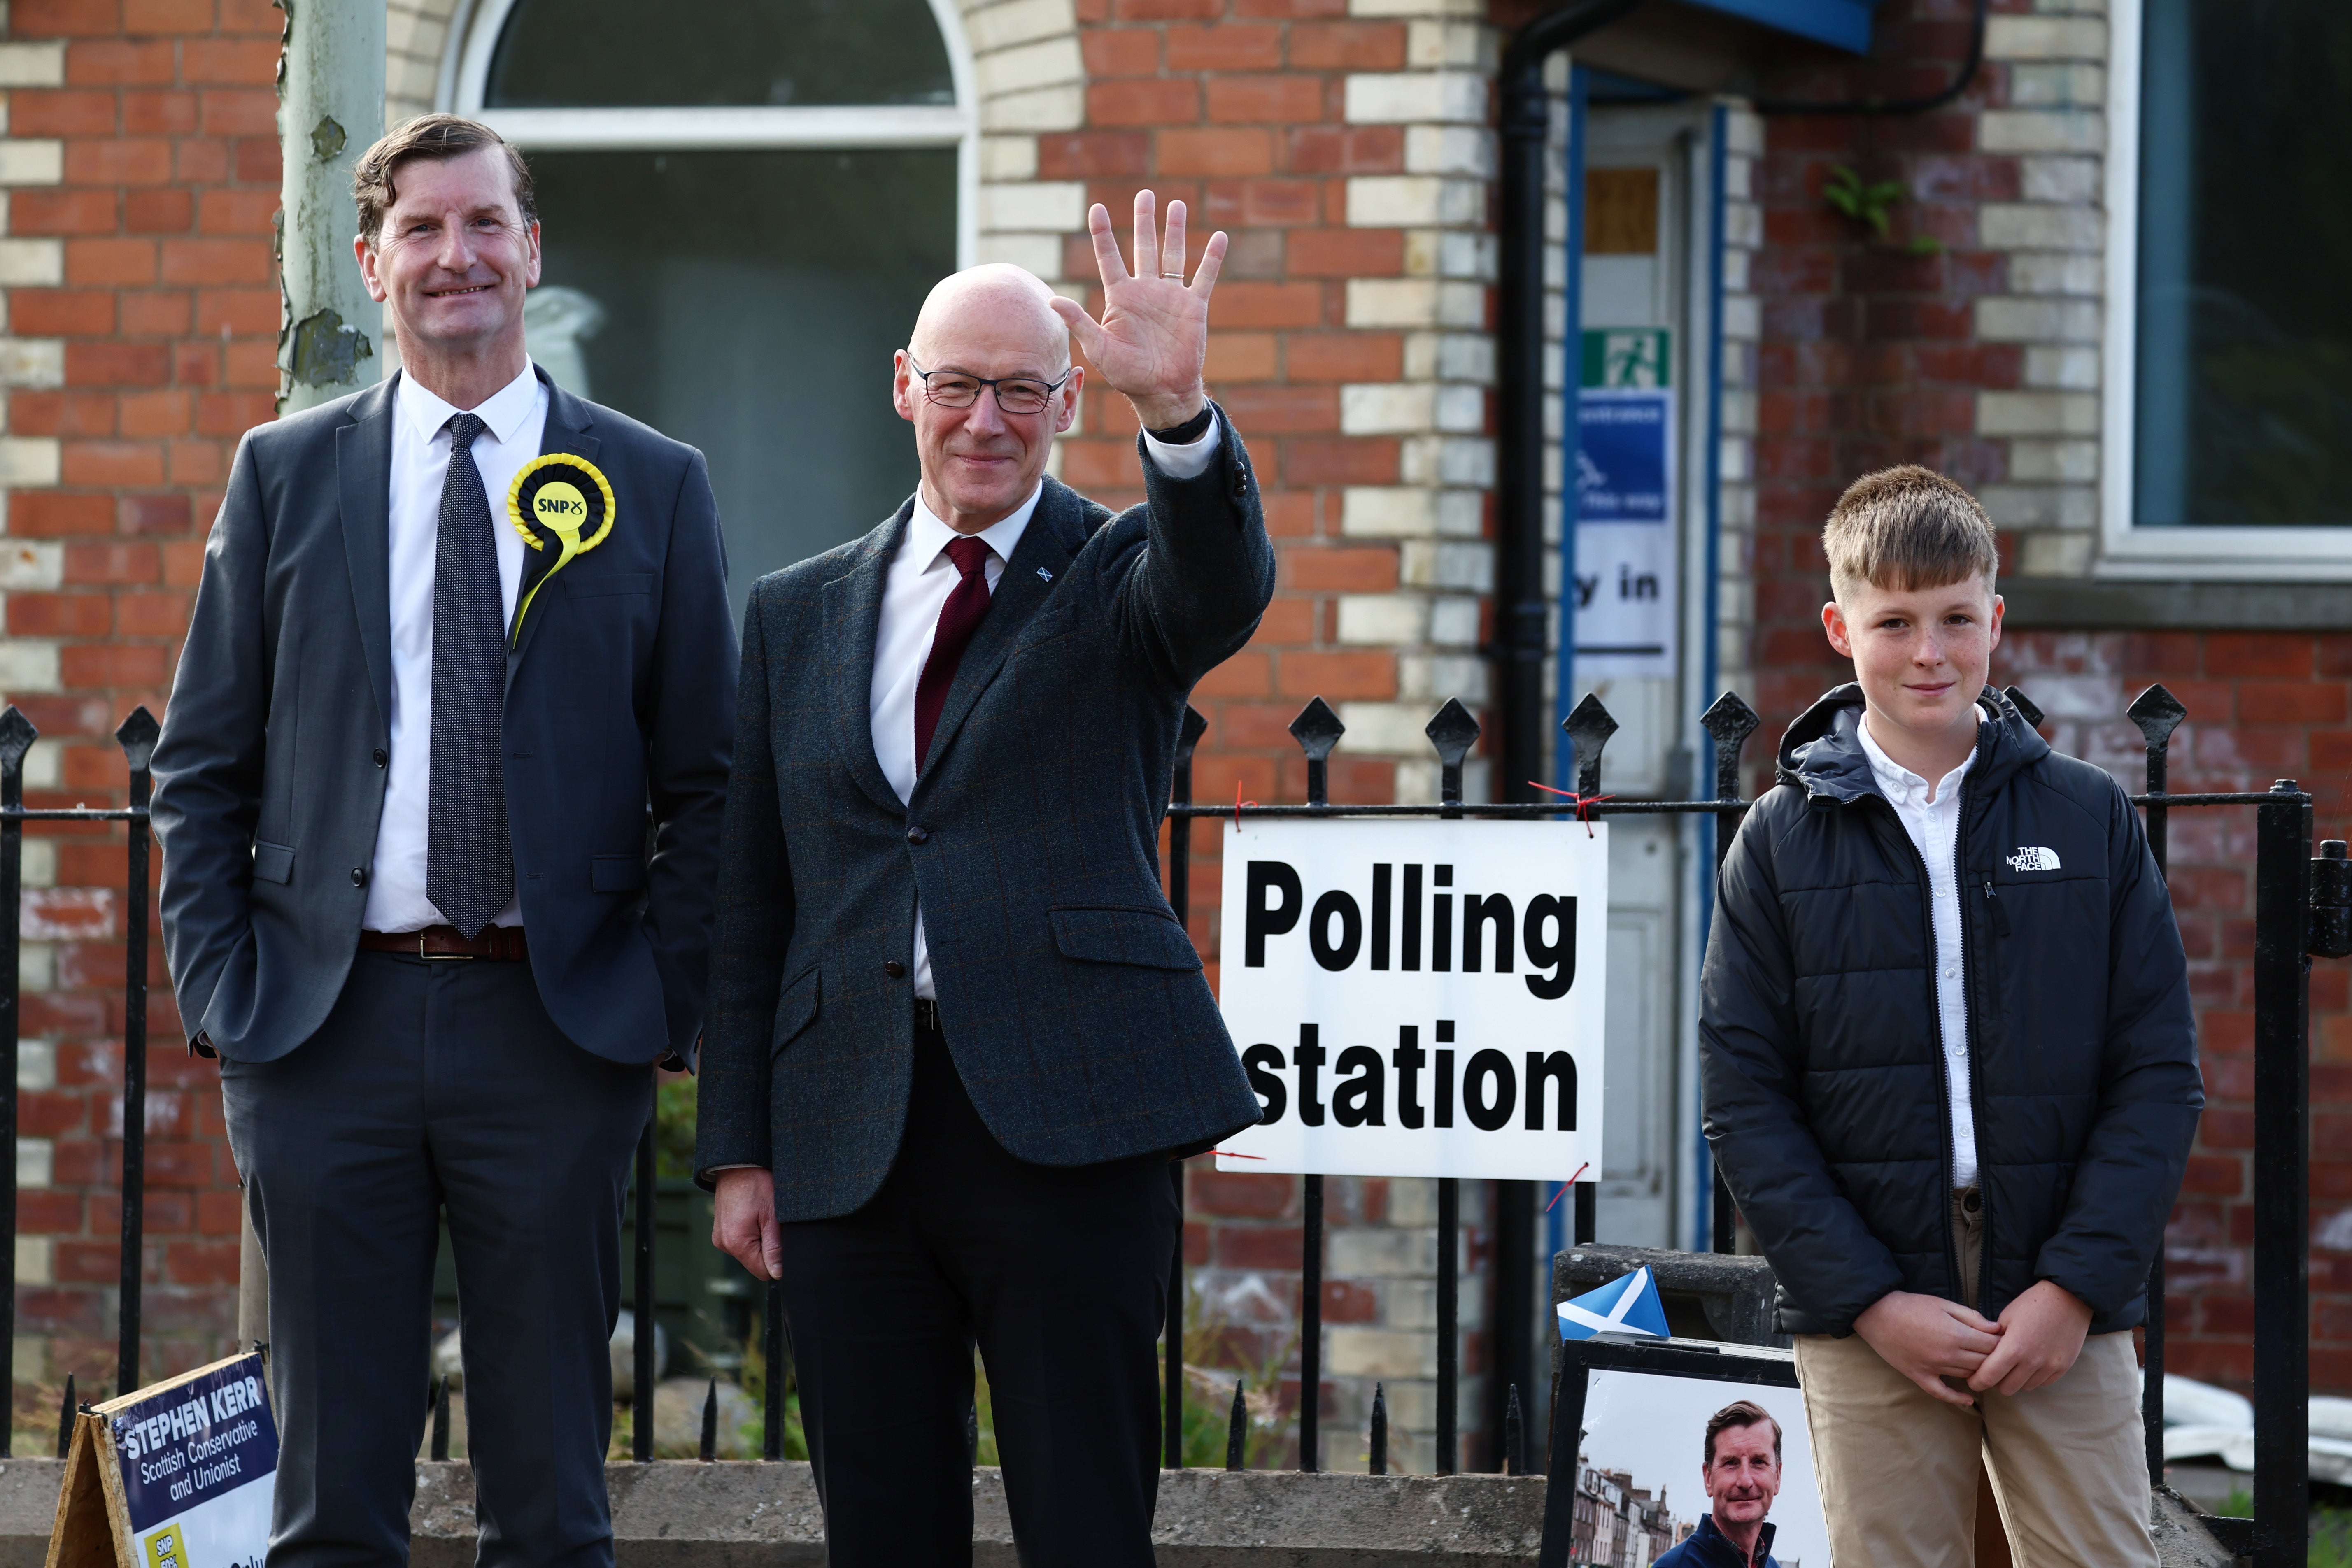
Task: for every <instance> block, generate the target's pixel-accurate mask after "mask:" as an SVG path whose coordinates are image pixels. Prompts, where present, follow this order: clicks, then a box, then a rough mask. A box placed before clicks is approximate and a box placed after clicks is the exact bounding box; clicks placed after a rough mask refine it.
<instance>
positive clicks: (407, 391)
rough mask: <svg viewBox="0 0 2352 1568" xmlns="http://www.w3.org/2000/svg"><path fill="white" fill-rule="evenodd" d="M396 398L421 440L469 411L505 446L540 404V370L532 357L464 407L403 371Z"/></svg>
mask: <svg viewBox="0 0 2352 1568" xmlns="http://www.w3.org/2000/svg"><path fill="white" fill-rule="evenodd" d="M393 401H394V402H396V403H397V404H399V407H400V412H401V414H402V416H403V417H404V418H405V419H406V420H407V421H408V425H409V428H410V429H411V430H412V431H414V432H415V434H416V436H417V438H418V439H419V440H423V441H430V440H432V439H433V438H434V437H435V436H436V435H438V434H441V427H442V426H443V425H445V424H446V423H449V416H450V415H451V414H453V413H472V414H474V415H475V416H476V417H477V418H478V419H480V420H481V422H482V423H484V424H485V425H488V427H489V432H490V434H492V435H493V436H495V437H497V438H498V443H499V445H501V446H503V445H505V444H507V443H508V442H509V441H512V440H513V439H514V438H515V436H516V434H518V433H520V431H521V429H522V426H523V422H524V421H525V420H527V419H529V418H530V412H531V410H532V409H534V408H536V407H537V406H539V372H538V370H537V367H535V366H533V365H532V364H531V362H530V361H529V360H525V361H523V366H522V374H520V375H519V376H517V377H515V379H514V380H512V381H510V382H508V383H507V384H506V385H504V386H502V387H500V388H499V390H498V391H496V392H492V393H491V394H490V395H489V396H488V397H486V398H484V399H483V400H482V401H481V402H480V403H478V404H477V405H476V406H475V407H473V408H471V409H466V410H461V409H459V408H458V407H457V404H455V403H453V402H449V401H448V400H447V399H446V398H443V397H442V396H440V395H439V394H438V393H436V392H432V391H430V390H428V389H427V388H426V387H425V384H424V383H423V382H420V381H418V380H417V379H416V378H415V376H412V375H408V374H406V373H403V374H402V376H401V378H400V385H399V386H398V387H397V388H395V389H394V392H393Z"/></svg>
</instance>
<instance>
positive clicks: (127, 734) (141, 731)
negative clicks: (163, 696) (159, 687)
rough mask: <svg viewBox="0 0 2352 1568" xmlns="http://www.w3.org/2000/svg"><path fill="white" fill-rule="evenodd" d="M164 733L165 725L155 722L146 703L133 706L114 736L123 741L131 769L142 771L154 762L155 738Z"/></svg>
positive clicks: (123, 753)
mask: <svg viewBox="0 0 2352 1568" xmlns="http://www.w3.org/2000/svg"><path fill="white" fill-rule="evenodd" d="M162 734H163V726H162V725H160V724H157V723H156V722H155V716H154V715H153V714H152V713H149V712H148V711H147V706H146V705H145V704H144V703H142V704H141V705H140V706H137V707H135V708H132V709H131V716H130V717H129V718H126V719H124V720H123V721H122V722H121V724H120V725H118V726H117V727H115V731H114V738H115V739H116V740H118V741H120V742H121V745H122V755H123V756H124V758H126V759H128V760H129V762H130V764H131V771H132V772H133V773H137V772H140V771H141V770H142V769H144V768H147V767H148V766H149V765H150V764H151V763H152V762H153V760H154V758H155V739H156V737H158V736H160V735H162Z"/></svg>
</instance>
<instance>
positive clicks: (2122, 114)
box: [2097, 0, 2352, 582]
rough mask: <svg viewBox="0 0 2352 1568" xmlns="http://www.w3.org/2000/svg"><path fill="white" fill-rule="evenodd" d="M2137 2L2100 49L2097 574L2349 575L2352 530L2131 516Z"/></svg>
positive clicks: (2128, 0) (2118, 8)
mask: <svg viewBox="0 0 2352 1568" xmlns="http://www.w3.org/2000/svg"><path fill="white" fill-rule="evenodd" d="M2142 5H2143V0H2114V5H2113V7H2112V9H2111V10H2110V12H2109V15H2108V21H2107V26H2108V40H2109V41H2108V55H2107V168H2106V199H2107V280H2106V281H2107V317H2106V355H2105V359H2106V363H2105V379H2106V386H2105V397H2104V399H2103V400H2102V401H2103V402H2104V404H2105V407H2104V411H2103V412H2104V418H2103V426H2104V430H2103V434H2104V436H2105V439H2104V440H2103V441H2102V443H2101V445H2102V447H2103V448H2104V451H2103V453H2102V456H2101V470H2102V480H2103V483H2102V484H2101V486H2100V489H2101V491H2102V493H2103V496H2104V505H2103V506H2102V507H2101V513H2102V518H2101V529H2100V532H2101V540H2100V542H2101V546H2102V549H2101V551H2100V560H2099V564H2098V568H2097V575H2098V576H2100V577H2112V578H2183V577H2187V578H2202V579H2207V580H2254V581H2263V580H2277V579H2281V578H2286V577H2293V578H2295V579H2300V580H2312V579H2319V580H2326V581H2331V582H2340V581H2347V580H2352V528H2234V527H2230V526H2227V525H2217V524H2205V525H2190V526H2185V527H2180V528H2137V527H2135V526H2134V525H2133V523H2132V500H2133V497H2132V486H2133V483H2134V478H2135V463H2134V459H2135V457H2136V455H2137V454H2136V444H2137V440H2136V426H2137V413H2138V411H2137V407H2136V406H2135V404H2136V402H2137V395H2138V382H2137V371H2138V356H2139V292H2138V290H2139V143H2140V136H2139V124H2140V59H2141V47H2142V21H2143V16H2142Z"/></svg>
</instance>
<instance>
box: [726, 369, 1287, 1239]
mask: <svg viewBox="0 0 2352 1568" xmlns="http://www.w3.org/2000/svg"><path fill="white" fill-rule="evenodd" d="M1219 418H1220V419H1222V418H1223V414H1222V413H1220V414H1219ZM1144 472H1145V484H1146V487H1147V493H1148V495H1149V500H1148V501H1147V503H1146V504H1145V505H1143V506H1140V507H1135V508H1134V509H1132V510H1130V511H1129V512H1127V513H1125V514H1123V515H1121V516H1119V517H1116V518H1114V517H1112V516H1111V514H1110V513H1109V511H1108V509H1106V508H1105V507H1100V506H1097V505H1096V504H1095V503H1094V502H1092V501H1089V500H1087V499H1086V498H1085V497H1082V496H1079V495H1077V494H1076V493H1075V492H1073V491H1071V490H1069V489H1067V488H1066V487H1064V486H1062V485H1060V484H1058V483H1056V482H1055V481H1054V480H1052V479H1048V480H1046V481H1045V496H1044V497H1043V498H1042V499H1041V500H1040V501H1039V502H1038V505H1037V510H1036V513H1035V515H1034V518H1033V519H1032V521H1031V522H1030V525H1029V528H1028V530H1027V532H1025V533H1024V534H1023V535H1022V537H1021V542H1020V544H1019V546H1018V547H1017V548H1016V549H1014V550H1013V559H1011V560H1010V561H1009V562H1008V563H1007V564H1006V567H1005V570H1004V575H1003V580H1001V581H1000V582H999V583H998V585H997V588H996V592H995V597H994V600H993V602H992V604H991V606H990V608H989V612H988V615H987V618H986V619H985V620H983V621H982V622H981V624H980V630H979V632H977V633H976V634H975V635H974V636H973V638H972V641H971V646H970V648H969V649H968V650H967V651H966V653H964V656H963V662H962V664H961V665H960V666H959V667H958V670H957V673H956V678H955V683H954V685H952V686H951V687H950V690H949V693H948V697H947V706H946V707H945V709H944V710H943V711H942V713H941V715H940V723H939V728H938V730H937V732H936V734H935V735H934V737H933V738H932V742H931V749H930V753H929V756H928V757H927V758H925V761H924V765H923V768H922V772H921V776H920V779H919V782H918V783H917V785H916V788H915V794H914V799H913V800H911V801H910V802H908V803H907V804H903V805H902V804H901V803H900V802H899V800H898V795H897V794H896V793H895V792H894V791H893V790H892V789H891V788H890V785H889V783H888V782H887V780H886V779H884V778H883V775H882V768H881V765H880V764H879V763H878V762H877V761H876V759H875V756H874V745H873V737H872V733H871V726H870V724H869V722H868V718H867V703H868V694H869V688H870V685H871V683H872V678H873V669H874V641H875V634H876V632H877V627H878V624H879V621H880V615H881V605H882V591H883V584H884V580H885V578H886V577H887V573H888V571H889V566H890V559H891V557H892V556H893V554H895V553H896V551H897V549H898V543H899V541H900V540H901V539H902V538H904V537H905V531H906V527H907V521H908V517H909V516H910V515H911V512H912V509H913V501H912V499H911V498H910V499H909V500H908V504H907V505H906V506H903V507H900V508H899V509H898V515H897V516H895V517H892V518H890V520H889V521H887V522H886V523H884V524H883V525H882V526H881V527H879V528H876V529H875V530H874V531H873V532H872V533H870V534H868V535H866V537H865V538H862V539H859V540H858V541H856V543H854V544H850V545H845V546H843V547H842V548H841V549H836V550H833V551H831V552H829V553H827V554H824V555H821V556H818V557H816V558H814V559H810V560H804V561H802V562H801V563H800V564H798V565H797V566H793V567H791V568H788V569H787V570H783V571H780V572H777V573H774V574H773V575H772V576H769V577H765V578H762V579H761V580H760V581H759V583H758V584H757V585H756V586H754V587H753V589H752V591H751V610H750V613H749V615H748V616H747V618H746V621H745V623H744V644H743V655H744V656H743V685H742V689H741V693H740V696H739V697H738V699H737V705H736V716H737V729H736V744H735V772H734V777H733V780H732V782H731V784H730V792H729V795H728V801H727V838H726V848H725V852H724V855H723V857H722V862H721V871H720V876H719V929H718V934H717V936H715V937H714V939H713V945H712V952H711V995H710V1018H709V1030H708V1032H707V1033H706V1036H705V1040H704V1050H703V1067H702V1082H701V1115H700V1130H699V1136H698V1147H697V1151H696V1162H695V1163H696V1168H697V1169H698V1171H700V1172H703V1173H705V1179H706V1181H707V1180H708V1179H709V1177H708V1173H709V1172H710V1171H711V1170H712V1169H713V1168H714V1167H716V1166H732V1165H752V1166H766V1167H768V1168H769V1169H770V1170H772V1172H773V1173H774V1176H775V1190H776V1210H777V1213H778V1214H779V1216H780V1217H782V1218H784V1219H787V1220H800V1219H820V1218H830V1217H833V1216H835V1215H842V1214H847V1213H849V1212H851V1211H852V1210H854V1209H856V1208H857V1207H860V1206H861V1205H863V1204H864V1203H865V1202H866V1200H867V1199H868V1198H870V1197H872V1196H873V1195H874V1193H875V1191H876V1190H877V1188H878V1187H879V1186H881V1183H882V1178H883V1176H885V1175H886V1174H887V1172H888V1170H889V1168H890V1162H891V1160H892V1158H893V1157H894V1156H895V1155H896V1154H897V1152H898V1140H899V1135H900V1132H901V1129H902V1127H903V1126H904V1124H905V1120H906V1113H907V1096H908V1086H909V1083H910V1081H911V1076H912V1071H913V1061H914V1057H913V1008H912V1006H911V1002H912V997H913V990H912V986H913V981H912V978H911V976H910V975H909V974H908V972H907V966H908V965H909V964H910V963H911V961H912V957H913V946H914V923H915V903H916V898H917V896H918V894H919V895H920V897H921V900H922V909H923V924H924V930H925V933H926V935H927V936H928V937H929V944H930V955H931V973H932V977H933V979H934V981H935V983H936V985H937V987H938V991H939V1006H940V1019H941V1022H942V1025H943V1028H944V1030H945V1032H946V1035H947V1040H948V1049H949V1050H950V1051H951V1052H952V1053H953V1055H954V1057H955V1063H956V1069H957V1071H958V1072H959V1073H960V1074H961V1077H962V1080H963V1082H964V1085H965V1087H966V1089H967V1090H968V1091H969V1092H970V1093H971V1100H972V1103H973V1105H974V1106H975V1107H976V1108H977V1109H978V1111H979V1113H980V1115H981V1118H982V1120H983V1121H984V1122H985V1123H986V1124H987V1125H988V1128H989V1131H990V1132H991V1133H992V1134H995V1136H996V1138H997V1141H998V1142H1000V1143H1001V1144H1003V1145H1004V1147H1005V1148H1006V1149H1008V1150H1010V1151H1011V1152H1012V1153H1013V1155H1017V1156H1019V1157H1020V1158H1022V1159H1024V1160H1030V1161H1034V1162H1036V1163H1038V1164H1042V1165H1052V1166H1078V1165H1090V1164H1095V1163H1098V1162H1102V1161H1107V1160H1114V1159H1119V1158H1122V1157H1125V1156H1128V1155H1140V1154H1146V1153H1152V1152H1160V1151H1168V1152H1174V1151H1179V1150H1184V1151H1192V1150H1198V1149H1201V1148H1204V1147H1206V1146H1208V1145H1210V1144H1211V1143H1212V1142H1213V1141H1214V1140H1215V1139H1218V1138H1221V1137H1223V1136H1225V1135H1226V1134H1230V1133H1233V1132H1234V1131H1236V1130H1238V1129H1240V1128H1242V1127H1244V1126H1247V1125H1249V1124H1252V1123H1254V1122H1255V1121H1256V1120H1257V1119H1258V1114H1259V1106H1258V1102H1257V1097H1256V1096H1255V1094H1253V1093H1252V1092H1250V1088H1249V1085H1248V1082H1247V1081H1246V1080H1245V1079H1244V1076H1243V1074H1242V1070H1241V1066H1240V1064H1239V1062H1238V1061H1236V1060H1235V1057H1234V1047H1233V1041H1232V1040H1231V1038H1230V1037H1229V1036H1228V1035H1227V1034H1226V1032H1225V1028H1224V1023H1223V1019H1222V1018H1221V1017H1220V1016H1219V1014H1218V1011H1217V1003H1216V998H1214V997H1213V995H1212V994H1211V992H1210V990H1209V987H1208V983H1207V981H1206V979H1205V978H1204V977H1203V976H1202V968H1201V959H1200V956H1199V955H1198V954H1197V953H1196V952H1194V950H1193V947H1192V942H1191V940H1190V939H1189V938H1188V937H1187V936H1185V933H1184V929H1183V927H1182V926H1181V925H1178V924H1177V922H1176V918H1175V915H1174V914H1173V912H1172V911H1171V909H1170V908H1169V905H1168V901H1167V899H1166V898H1165V897H1164V896H1163V895H1162V894H1161V893H1160V863H1159V830H1160V819H1161V817H1162V815H1163V814H1164V813H1165V811H1166V810H1167V805H1168V797H1169V789H1170V785H1171V774H1172V770H1173V768H1174V761H1175V754H1176V747H1177V737H1178V731H1179V727H1180V726H1181V723H1182V720H1183V715H1184V703H1185V698H1186V696H1187V695H1189V694H1190V692H1191V691H1192V685H1193V683H1194V682H1195V681H1197V680H1199V679H1200V677H1201V676H1202V674H1205V673H1206V672H1207V671H1208V670H1210V669H1211V668H1213V666H1214V665H1216V664H1218V663H1220V662H1221V661H1223V659H1225V658H1226V657H1227V656H1229V655H1230V654H1232V653H1234V652H1235V651H1236V650H1237V649H1239V648H1240V647H1241V646H1242V644H1243V643H1245V642H1247V641H1248V640H1249V636H1250V633H1251V632H1253V631H1255V628H1256V626H1257V622H1258V617H1259V616H1260V615H1262V614H1263V613H1264V612H1265V606H1266V604H1267V602H1268V601H1269V600H1270V599H1271V598H1272V597H1273V591H1274V552H1273V549H1272V547H1271V546H1270V544H1269V543H1268V541H1267V539H1266V535H1265V517H1264V515H1263V513H1262V512H1261V510H1260V508H1259V504H1258V490H1257V485H1256V482H1255V479H1254V478H1253V477H1252V476H1251V473H1250V466H1249V455H1248V454H1247V453H1246V452H1245V451H1244V449H1243V447H1242V444H1241V440H1240V438H1239V437H1238V436H1237V435H1236V434H1234V431H1233V428H1232V426H1231V425H1230V424H1228V425H1226V426H1225V427H1224V431H1223V442H1222V444H1221V445H1220V447H1219V451H1218V455H1217V457H1216V459H1215V460H1214V462H1213V464H1212V465H1211V466H1210V468H1209V470H1208V471H1207V472H1206V473H1205V474H1203V475H1202V476H1200V477H1198V478H1195V479H1189V480H1172V479H1170V478H1168V477H1167V476H1164V475H1162V474H1160V472H1159V471H1158V469H1157V468H1155V467H1154V466H1153V465H1152V463H1151V460H1150V456H1149V455H1146V456H1145V459H1144ZM886 966H897V967H898V969H899V973H898V974H896V975H894V974H892V973H890V972H889V970H888V969H887V968H886Z"/></svg>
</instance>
